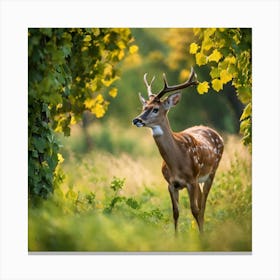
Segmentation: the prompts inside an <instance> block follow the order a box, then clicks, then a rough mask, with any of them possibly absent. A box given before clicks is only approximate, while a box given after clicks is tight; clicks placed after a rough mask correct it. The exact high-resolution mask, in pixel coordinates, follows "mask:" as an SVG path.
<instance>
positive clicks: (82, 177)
mask: <svg viewBox="0 0 280 280" xmlns="http://www.w3.org/2000/svg"><path fill="white" fill-rule="evenodd" d="M109 131H110V132H109ZM89 133H90V135H91V136H92V138H93V141H94V150H93V151H92V152H89V153H84V152H83V150H84V146H83V143H84V138H83V134H82V133H81V129H80V128H79V127H78V126H77V127H75V128H73V130H72V136H71V137H70V138H68V139H62V142H63V145H64V148H63V157H64V162H63V163H62V166H61V168H62V170H63V172H64V174H65V178H64V181H63V184H62V185H61V187H60V188H58V189H56V190H55V192H54V195H53V197H52V198H51V199H49V200H48V201H44V202H42V203H41V204H40V206H39V207H38V206H37V207H34V206H30V207H29V235H28V236H29V250H30V251H95V252H100V251H106V252H108V251H110V252H114V251H121V252H131V251H134V252H135V251H136V252H149V251H154V252H170V251H173V252H180V251H184V252H186V251H187V252H193V251H251V249H252V245H251V242H252V235H251V230H252V225H251V214H252V213H251V210H252V205H251V156H250V154H249V153H248V151H247V150H246V148H244V147H243V146H242V144H241V142H240V139H239V138H238V137H236V136H230V135H227V136H225V152H224V155H223V158H222V161H221V163H220V166H219V168H218V172H217V174H216V178H215V181H214V184H213V187H212V190H211V192H210V194H209V198H208V203H207V208H206V214H205V233H204V235H203V236H200V235H199V233H198V229H197V226H196V224H195V222H194V219H193V217H192V215H191V212H190V206H189V198H188V195H187V191H186V190H183V191H181V192H180V218H179V235H178V237H177V238H175V236H174V229H173V220H172V209H171V202H170V198H169V193H168V191H167V184H166V182H165V181H164V179H163V177H162V175H161V161H162V160H161V158H160V156H159V154H158V151H157V148H156V146H155V144H154V142H153V139H152V137H151V136H150V132H149V131H148V129H136V128H129V129H122V128H120V127H118V126H116V125H115V124H114V123H107V124H106V125H97V124H96V125H94V126H93V127H91V128H90V131H89Z"/></svg>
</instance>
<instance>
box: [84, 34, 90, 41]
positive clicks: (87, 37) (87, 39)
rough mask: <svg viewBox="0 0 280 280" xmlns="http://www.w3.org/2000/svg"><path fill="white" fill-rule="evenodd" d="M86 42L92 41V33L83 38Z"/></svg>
mask: <svg viewBox="0 0 280 280" xmlns="http://www.w3.org/2000/svg"><path fill="white" fill-rule="evenodd" d="M83 41H84V42H90V41H91V36H90V35H86V37H85V38H84V40H83Z"/></svg>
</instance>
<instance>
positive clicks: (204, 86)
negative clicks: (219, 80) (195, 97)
mask: <svg viewBox="0 0 280 280" xmlns="http://www.w3.org/2000/svg"><path fill="white" fill-rule="evenodd" d="M208 89H209V84H208V82H202V83H199V84H198V86H197V91H198V93H199V94H204V93H206V92H208Z"/></svg>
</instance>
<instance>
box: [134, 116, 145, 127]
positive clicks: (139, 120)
mask: <svg viewBox="0 0 280 280" xmlns="http://www.w3.org/2000/svg"><path fill="white" fill-rule="evenodd" d="M132 123H133V124H134V125H136V126H137V127H142V126H145V124H144V123H143V121H142V120H141V119H139V118H136V119H134V120H133V121H132Z"/></svg>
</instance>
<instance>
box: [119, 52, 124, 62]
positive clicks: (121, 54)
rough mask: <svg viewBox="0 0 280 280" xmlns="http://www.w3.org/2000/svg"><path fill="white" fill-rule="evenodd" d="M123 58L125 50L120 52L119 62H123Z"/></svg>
mask: <svg viewBox="0 0 280 280" xmlns="http://www.w3.org/2000/svg"><path fill="white" fill-rule="evenodd" d="M123 57H124V51H123V50H120V52H119V55H118V59H119V60H122V59H123Z"/></svg>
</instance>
